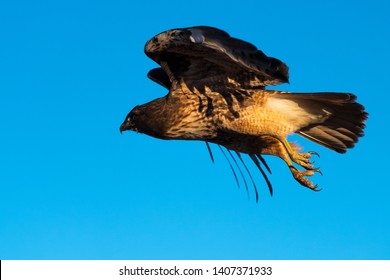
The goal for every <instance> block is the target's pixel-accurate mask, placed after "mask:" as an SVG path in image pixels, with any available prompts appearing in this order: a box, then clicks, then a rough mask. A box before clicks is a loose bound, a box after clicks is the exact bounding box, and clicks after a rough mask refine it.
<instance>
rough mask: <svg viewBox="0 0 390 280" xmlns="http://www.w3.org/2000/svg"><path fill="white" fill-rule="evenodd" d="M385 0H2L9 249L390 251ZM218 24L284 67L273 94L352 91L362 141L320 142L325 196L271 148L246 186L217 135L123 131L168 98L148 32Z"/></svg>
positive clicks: (286, 253)
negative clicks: (337, 145)
mask: <svg viewBox="0 0 390 280" xmlns="http://www.w3.org/2000/svg"><path fill="white" fill-rule="evenodd" d="M389 13H390V4H389V1H385V0H383V1H340V0H336V1H333V0H332V1H322V2H314V1H312V2H310V1H306V0H304V1H283V0H281V1H263V0H256V1H194V2H190V1H160V2H157V1H90V2H89V1H69V0H67V1H25V2H24V1H8V3H5V1H3V2H2V4H1V5H0V124H1V137H0V259H389V258H390V203H389V198H390V183H389V164H388V157H389V148H388V142H387V141H388V131H389V121H390V120H389V117H388V116H389V109H388V107H389V102H390V98H389V97H390V92H389V89H388V88H389V70H388V69H389V63H390V61H389V47H390V45H389V35H390V34H389V33H390V32H389V30H390V24H389V23H390V20H389ZM194 25H210V26H215V27H219V28H221V29H224V30H226V31H228V32H229V33H230V34H231V35H233V36H235V37H238V38H241V39H244V40H247V41H249V42H252V43H253V44H255V45H256V46H257V47H258V48H260V49H262V50H263V51H264V52H265V53H266V54H268V55H270V56H274V57H277V58H280V59H281V60H283V61H285V62H286V63H287V64H288V65H289V67H290V76H291V78H290V82H291V84H290V85H287V84H286V85H282V86H279V87H278V89H283V90H288V91H296V92H310V91H345V92H353V93H355V94H357V95H358V100H359V101H360V102H361V103H363V104H364V105H365V106H366V108H367V111H368V112H369V113H370V118H369V120H368V122H367V129H366V136H365V137H363V138H361V140H360V142H359V143H358V144H357V146H356V147H355V149H353V150H350V151H349V152H348V153H347V154H345V155H339V154H337V153H334V152H332V151H330V150H327V149H325V148H322V147H319V146H317V145H315V144H312V143H310V142H309V141H307V140H305V139H302V138H299V137H296V136H295V137H292V138H291V139H292V140H293V141H299V143H300V145H301V146H303V147H304V148H305V150H316V151H318V152H319V153H320V154H321V158H319V159H316V164H317V165H318V166H320V167H321V168H322V171H323V173H324V176H320V175H316V176H315V177H314V178H313V180H314V182H316V183H318V184H319V186H320V187H322V188H323V190H322V191H321V192H319V193H315V192H312V191H310V190H308V189H305V188H303V187H301V186H300V185H299V184H298V183H297V182H296V181H295V180H294V179H293V178H292V176H291V174H290V172H289V170H288V168H287V167H286V165H285V164H284V163H283V162H282V161H281V160H280V159H277V158H273V157H266V159H267V161H268V162H269V165H270V167H271V169H272V171H273V173H272V175H271V176H270V179H271V181H272V183H273V186H274V196H273V197H270V196H269V194H268V190H267V187H266V185H265V183H264V181H263V179H262V178H261V175H260V174H259V173H258V172H256V169H255V167H254V166H253V164H249V165H250V167H251V170H252V173H253V174H254V177H255V179H256V180H257V182H258V187H259V190H260V201H259V203H258V204H256V203H255V200H254V193H253V189H251V188H250V190H249V200H248V196H247V192H246V190H245V188H244V187H243V186H241V188H240V189H239V188H238V187H237V185H236V183H235V181H234V177H233V175H232V173H231V171H230V168H229V166H228V164H227V162H226V161H225V159H224V158H223V155H222V154H221V153H220V151H219V150H218V148H217V147H216V146H212V148H213V151H214V154H215V161H216V162H215V164H212V163H211V161H210V158H209V155H208V152H207V149H206V147H205V145H204V144H203V143H201V142H185V141H162V140H157V139H153V138H150V137H147V136H145V135H141V134H136V133H130V132H128V133H124V134H123V135H121V134H120V133H119V125H120V124H121V122H122V121H123V119H124V117H125V116H126V114H127V113H128V112H129V111H130V109H131V108H132V107H133V106H135V105H137V104H141V103H144V102H146V101H149V100H151V99H154V98H157V97H160V96H162V95H165V94H166V90H165V89H164V88H162V87H160V86H159V85H157V84H154V83H153V82H151V81H149V80H148V79H147V77H146V73H147V71H148V70H149V69H151V68H152V67H155V66H156V64H155V63H154V62H153V61H151V60H150V59H148V58H147V57H146V56H145V55H144V53H143V47H144V44H145V42H146V40H147V39H149V38H151V37H152V36H154V35H155V34H157V33H159V32H161V31H164V30H166V29H170V28H175V27H188V26H194Z"/></svg>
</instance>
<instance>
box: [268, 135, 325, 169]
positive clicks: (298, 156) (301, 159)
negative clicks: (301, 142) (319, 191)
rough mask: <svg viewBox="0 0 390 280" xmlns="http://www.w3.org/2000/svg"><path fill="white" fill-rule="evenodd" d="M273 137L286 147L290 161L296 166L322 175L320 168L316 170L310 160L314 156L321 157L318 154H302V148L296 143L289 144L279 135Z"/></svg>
mask: <svg viewBox="0 0 390 280" xmlns="http://www.w3.org/2000/svg"><path fill="white" fill-rule="evenodd" d="M272 137H275V138H276V139H277V140H279V142H280V143H281V144H283V146H284V147H285V149H286V151H287V153H288V156H289V157H290V159H291V160H292V161H293V162H295V163H296V164H298V165H300V166H302V167H303V168H305V169H306V170H308V171H315V172H319V173H321V171H320V169H319V168H315V167H314V165H313V163H312V162H311V161H310V158H311V156H312V155H316V156H319V155H318V153H316V152H306V153H300V152H299V151H300V148H299V147H297V146H296V145H295V144H294V143H289V142H288V141H287V140H286V138H284V137H280V136H278V135H272Z"/></svg>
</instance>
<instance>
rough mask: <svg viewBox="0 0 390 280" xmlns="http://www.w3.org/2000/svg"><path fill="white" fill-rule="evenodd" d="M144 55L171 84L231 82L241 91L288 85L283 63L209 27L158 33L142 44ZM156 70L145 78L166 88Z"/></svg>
mask: <svg viewBox="0 0 390 280" xmlns="http://www.w3.org/2000/svg"><path fill="white" fill-rule="evenodd" d="M145 53H146V55H147V56H149V57H150V58H151V59H153V60H154V61H156V62H157V63H158V64H160V65H161V67H162V69H163V70H164V71H165V72H166V74H167V76H168V78H169V80H170V82H171V83H175V82H176V81H180V80H181V79H183V80H184V81H185V82H186V83H187V84H188V85H199V84H210V85H211V86H212V85H218V84H221V83H222V84H226V83H233V84H235V85H236V86H238V87H240V88H243V89H245V88H262V87H264V86H267V85H276V84H280V83H284V82H288V67H287V66H286V65H285V64H284V63H283V62H281V61H280V60H278V59H276V58H272V57H268V56H266V55H265V54H264V53H263V52H262V51H260V50H258V49H257V48H256V47H255V46H254V45H252V44H250V43H247V42H245V41H242V40H239V39H236V38H232V37H230V36H229V34H227V33H226V32H224V31H222V30H219V29H217V28H213V27H206V26H197V27H190V28H180V29H172V30H168V31H165V32H162V33H160V34H158V35H156V36H154V37H153V38H152V39H150V40H149V41H148V42H147V43H146V45H145ZM153 71H155V72H153ZM159 71H160V70H152V71H151V72H150V73H149V75H148V76H149V77H150V78H151V79H152V80H154V81H157V82H158V83H160V84H162V85H164V86H167V82H166V78H165V77H163V75H161V72H159Z"/></svg>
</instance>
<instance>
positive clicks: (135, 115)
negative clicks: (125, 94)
mask: <svg viewBox="0 0 390 280" xmlns="http://www.w3.org/2000/svg"><path fill="white" fill-rule="evenodd" d="M140 115H142V112H141V110H140V109H139V106H135V107H134V108H133V110H131V111H130V113H128V114H127V116H126V119H125V120H124V122H123V123H122V124H121V126H120V128H119V130H120V132H121V133H122V132H123V131H125V130H133V131H138V127H137V123H139V116H140Z"/></svg>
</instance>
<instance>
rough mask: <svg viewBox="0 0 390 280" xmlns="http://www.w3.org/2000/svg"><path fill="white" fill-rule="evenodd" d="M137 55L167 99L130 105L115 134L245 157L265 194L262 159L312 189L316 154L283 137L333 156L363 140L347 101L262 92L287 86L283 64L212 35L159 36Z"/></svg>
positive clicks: (359, 120)
mask: <svg viewBox="0 0 390 280" xmlns="http://www.w3.org/2000/svg"><path fill="white" fill-rule="evenodd" d="M145 53H146V55H147V56H148V57H150V58H151V59H153V60H154V61H155V62H157V63H158V64H159V65H160V67H158V68H155V69H152V70H151V71H150V72H149V73H148V77H149V78H150V79H151V80H153V81H155V82H157V83H159V84H160V85H162V86H163V87H165V88H167V89H168V90H169V92H168V94H167V95H166V96H164V97H160V98H157V99H155V100H152V101H150V102H148V103H146V104H143V105H139V106H135V107H134V108H133V109H132V110H131V111H130V113H129V114H128V115H127V117H126V118H125V120H124V122H123V123H122V125H121V126H120V132H121V133H122V132H123V131H125V130H132V131H136V132H140V133H144V134H147V135H150V136H152V137H156V138H159V139H165V140H169V139H180V140H200V141H205V142H206V144H207V147H208V149H209V152H210V155H211V156H212V154H211V150H210V148H209V146H208V143H215V144H217V145H219V146H222V147H225V148H226V149H227V150H228V152H229V153H230V154H231V151H233V152H235V153H236V154H237V155H238V157H239V159H240V160H241V161H242V158H241V154H248V155H249V157H250V158H251V159H252V160H253V162H254V163H255V164H256V166H257V167H258V168H259V169H260V171H261V172H262V174H263V176H265V178H266V181H267V184H268V187H269V189H270V192H271V195H272V187H271V184H270V182H269V180H268V179H267V177H266V175H265V173H264V171H263V169H262V168H261V165H260V162H261V163H263V164H264V165H265V167H266V168H267V169H268V170H269V168H268V166H267V165H266V162H265V161H264V159H263V157H262V155H274V156H277V157H279V158H281V159H282V160H283V161H284V162H285V163H286V164H287V166H288V168H289V169H290V171H291V174H292V176H293V177H294V178H295V180H296V181H298V182H299V183H300V184H301V185H303V186H305V187H307V188H309V189H312V190H318V189H317V186H316V185H314V184H313V183H312V182H311V181H310V180H309V178H308V177H309V176H312V175H314V174H315V173H316V172H320V170H319V169H318V168H316V167H314V165H313V163H312V162H311V156H312V155H313V154H317V153H315V152H302V151H301V148H300V147H298V146H297V145H296V144H294V143H291V142H288V141H287V136H288V135H290V134H293V133H296V134H298V135H300V136H303V137H304V138H307V139H309V140H311V141H313V142H315V143H317V144H320V145H322V146H324V147H327V148H329V149H331V150H334V151H336V152H338V153H345V152H346V150H347V149H348V148H352V147H353V146H354V145H355V143H356V142H357V141H358V138H359V137H361V136H363V130H364V127H365V120H366V119H367V113H366V112H365V109H364V107H363V106H362V105H361V104H359V103H357V102H356V96H355V95H353V94H351V93H339V92H318V93H291V92H285V91H278V90H268V89H265V87H266V86H273V85H278V84H281V83H286V82H288V79H289V73H288V67H287V66H286V64H284V63H283V62H282V61H280V60H278V59H276V58H273V57H268V56H266V55H265V54H264V53H263V52H262V51H261V50H258V49H257V48H256V47H255V46H254V45H252V44H250V43H248V42H245V41H242V40H239V39H236V38H233V37H231V36H230V35H229V34H228V33H226V32H225V31H222V30H220V29H217V28H213V27H207V26H196V27H190V28H178V29H172V30H168V31H164V32H162V33H160V34H158V35H156V36H154V37H153V38H151V39H150V40H149V41H147V42H146V45H145ZM317 155H318V154H317ZM225 156H226V155H225ZM212 159H213V158H212ZM233 159H234V158H233ZM229 164H230V162H229ZM230 166H231V167H232V165H231V164H230ZM245 168H246V166H245ZM298 168H299V169H298ZM240 172H241V171H240ZM235 176H236V175H235ZM236 180H237V177H236ZM256 200H257V190H256Z"/></svg>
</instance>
